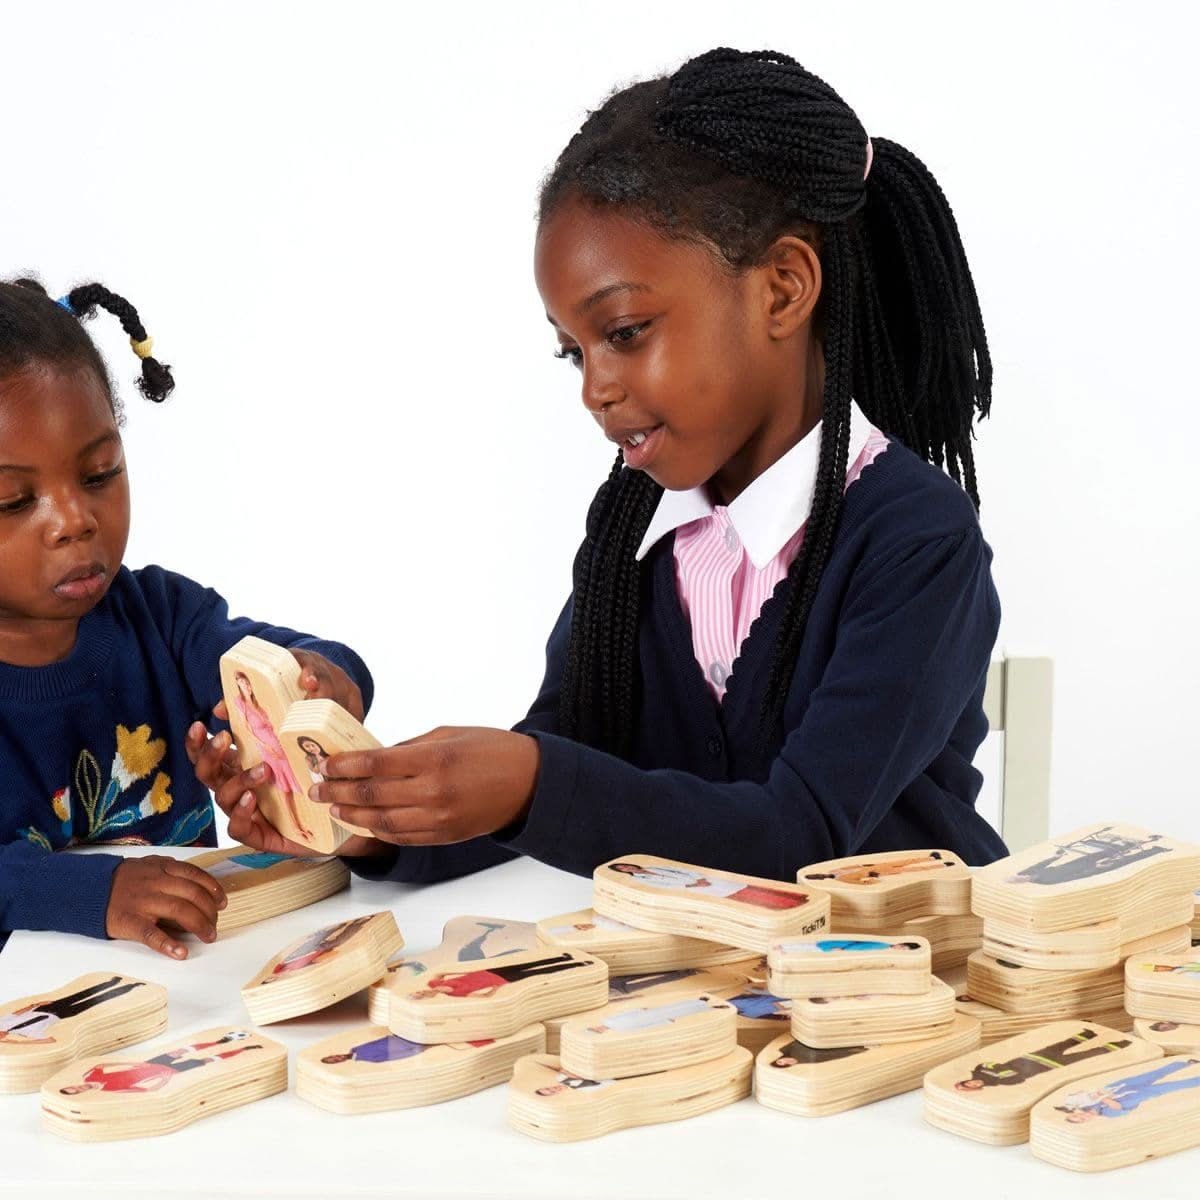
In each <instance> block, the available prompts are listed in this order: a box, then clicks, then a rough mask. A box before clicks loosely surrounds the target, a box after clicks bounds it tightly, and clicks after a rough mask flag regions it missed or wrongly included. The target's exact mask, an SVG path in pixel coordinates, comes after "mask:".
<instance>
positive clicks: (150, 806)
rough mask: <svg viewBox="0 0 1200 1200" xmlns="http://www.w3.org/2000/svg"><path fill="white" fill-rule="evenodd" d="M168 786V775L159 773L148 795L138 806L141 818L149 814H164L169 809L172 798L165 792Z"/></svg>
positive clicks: (169, 781)
mask: <svg viewBox="0 0 1200 1200" xmlns="http://www.w3.org/2000/svg"><path fill="white" fill-rule="evenodd" d="M170 786H171V777H170V775H165V774H164V773H163V772H162V771H159V773H158V775H157V776H156V777H155V779H154V786H153V787H152V788H151V789H150V794H149V795H148V796H147V797H146V798H145V799H144V800H143V801H142V802H141V804H139V805H138V811H139V812H140V813H141V814H142V816H143V817H148V816H150V814H151V813H165V812H166V811H167V809H168V808H170V807H171V804H172V796H171V793H170V792H169V791H168V790H167V789H168V788H170Z"/></svg>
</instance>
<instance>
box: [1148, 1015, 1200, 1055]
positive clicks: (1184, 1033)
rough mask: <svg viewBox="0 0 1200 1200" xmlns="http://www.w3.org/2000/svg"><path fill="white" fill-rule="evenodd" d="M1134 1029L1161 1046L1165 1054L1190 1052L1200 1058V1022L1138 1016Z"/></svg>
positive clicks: (1149, 1040)
mask: <svg viewBox="0 0 1200 1200" xmlns="http://www.w3.org/2000/svg"><path fill="white" fill-rule="evenodd" d="M1133 1031H1134V1033H1136V1034H1137V1035H1138V1037H1140V1038H1142V1039H1143V1040H1145V1041H1147V1042H1153V1043H1154V1045H1156V1046H1158V1047H1160V1048H1161V1049H1162V1052H1163V1053H1164V1054H1190V1055H1192V1057H1193V1058H1200V1024H1196V1025H1187V1024H1184V1023H1183V1022H1181V1021H1152V1020H1150V1018H1149V1017H1138V1019H1137V1020H1136V1021H1134V1023H1133Z"/></svg>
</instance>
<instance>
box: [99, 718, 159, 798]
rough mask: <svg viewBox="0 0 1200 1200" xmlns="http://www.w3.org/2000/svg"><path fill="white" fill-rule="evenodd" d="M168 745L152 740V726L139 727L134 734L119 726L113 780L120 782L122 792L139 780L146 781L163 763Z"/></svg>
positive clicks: (157, 739)
mask: <svg viewBox="0 0 1200 1200" xmlns="http://www.w3.org/2000/svg"><path fill="white" fill-rule="evenodd" d="M166 752H167V743H166V742H165V741H163V739H162V738H155V739H154V740H153V741H151V740H150V726H149V725H139V726H138V727H137V728H136V729H135V730H134V731H133V732H132V733H130V731H129V730H128V729H126V728H125V726H124V725H118V726H117V757H116V758H115V759H113V769H112V773H113V778H114V779H117V780H119V781H120V784H121V791H125V790H126V789H127V788H128V787H129V785H130V784H132V783H134V782H136V781H137V780H139V779H145V777H146V776H147V775H149V774H150V772H151V771H153V770H154V768H155V767H157V766H158V764H159V763H160V762H162V757H163V755H164V754H166Z"/></svg>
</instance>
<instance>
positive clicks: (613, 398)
mask: <svg viewBox="0 0 1200 1200" xmlns="http://www.w3.org/2000/svg"><path fill="white" fill-rule="evenodd" d="M624 396H625V390H624V388H623V387H622V386H621V383H620V380H618V379H617V378H616V377H615V376H613V375H611V374H609V373H607V372H605V371H602V370H600V369H598V368H596V367H589V366H587V365H585V366H584V368H583V406H584V408H586V409H587V410H588V412H590V413H591V414H592V415H593V416H595V417H599V416H601V415H602V414H603V413H604V410H605V409H607V408H609V407H610V406H611V405H613V404H616V403H618V402H619V401H621V400H622V399H624Z"/></svg>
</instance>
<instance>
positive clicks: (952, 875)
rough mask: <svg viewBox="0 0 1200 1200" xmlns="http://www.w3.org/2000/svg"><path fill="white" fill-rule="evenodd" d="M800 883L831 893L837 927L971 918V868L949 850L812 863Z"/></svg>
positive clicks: (799, 877) (888, 853)
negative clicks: (917, 920) (923, 918)
mask: <svg viewBox="0 0 1200 1200" xmlns="http://www.w3.org/2000/svg"><path fill="white" fill-rule="evenodd" d="M796 880H797V882H798V883H801V884H805V885H808V886H811V887H818V888H820V889H821V890H822V891H825V892H828V893H829V897H830V900H831V901H832V905H833V907H832V910H831V913H830V918H831V921H832V923H833V927H834V929H837V930H838V931H841V930H842V929H844V928H846V927H848V926H852V925H858V924H859V923H860V922H862V923H863V924H864V925H866V926H867V927H869V928H872V929H878V928H883V927H889V928H893V929H894V928H895V927H896V926H897V925H900V924H903V922H905V921H908V920H911V919H912V918H914V917H929V916H969V915H970V912H971V872H970V869H969V868H968V867H967V866H966V865H965V864H964V863H963V861H962V859H960V858H959V857H958V856H957V855H955V854H951V853H950V851H948V850H888V851H884V852H883V853H881V854H859V855H855V856H854V857H852V858H835V859H830V860H829V861H828V862H820V863H812V864H811V865H810V866H807V867H804V868H802V869H801V870H800V871H799V872H798V873H797V875H796Z"/></svg>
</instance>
